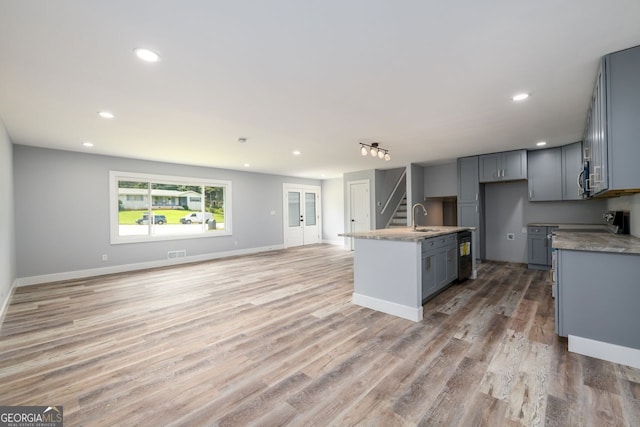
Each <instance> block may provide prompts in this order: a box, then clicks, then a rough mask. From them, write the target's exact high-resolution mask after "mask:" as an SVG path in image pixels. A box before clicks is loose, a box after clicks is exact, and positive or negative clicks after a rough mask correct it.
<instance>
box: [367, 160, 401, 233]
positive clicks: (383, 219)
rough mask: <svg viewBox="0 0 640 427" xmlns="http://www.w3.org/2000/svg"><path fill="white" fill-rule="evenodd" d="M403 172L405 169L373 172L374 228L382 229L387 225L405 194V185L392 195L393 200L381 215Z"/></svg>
mask: <svg viewBox="0 0 640 427" xmlns="http://www.w3.org/2000/svg"><path fill="white" fill-rule="evenodd" d="M404 170H405V168H396V169H386V170H383V169H376V171H375V177H376V180H375V182H376V188H375V200H376V205H375V206H376V211H375V212H376V219H375V223H376V228H384V227H385V226H386V225H387V223H388V222H389V221H390V220H391V217H392V216H393V214H394V213H395V209H396V207H397V206H398V205H399V204H400V201H401V200H402V195H403V194H404V193H405V192H406V187H407V186H406V184H405V185H404V188H400V187H399V188H398V191H397V193H396V194H393V198H392V199H391V201H390V202H389V206H387V209H386V210H385V211H384V213H382V208H383V207H384V204H385V203H387V199H389V196H392V191H393V189H394V188H395V186H396V183H397V182H398V179H399V178H400V176H402V173H403V172H404Z"/></svg>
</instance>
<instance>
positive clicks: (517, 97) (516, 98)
mask: <svg viewBox="0 0 640 427" xmlns="http://www.w3.org/2000/svg"><path fill="white" fill-rule="evenodd" d="M528 97H529V94H528V93H519V94H517V95H514V96H513V98H511V99H513V100H514V101H524V100H525V99H527V98H528Z"/></svg>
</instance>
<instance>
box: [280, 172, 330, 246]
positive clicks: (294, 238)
mask: <svg viewBox="0 0 640 427" xmlns="http://www.w3.org/2000/svg"><path fill="white" fill-rule="evenodd" d="M283 195H284V197H283V211H284V247H285V248H288V247H291V246H302V245H311V244H314V243H320V241H321V239H320V233H321V232H322V231H321V230H322V228H321V226H320V224H321V221H320V212H321V210H320V187H317V186H311V185H296V184H284V185H283Z"/></svg>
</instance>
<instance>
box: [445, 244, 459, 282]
mask: <svg viewBox="0 0 640 427" xmlns="http://www.w3.org/2000/svg"><path fill="white" fill-rule="evenodd" d="M457 278H458V245H457V244H454V245H450V246H448V247H447V283H451V282H453V281H454V280H456V279H457Z"/></svg>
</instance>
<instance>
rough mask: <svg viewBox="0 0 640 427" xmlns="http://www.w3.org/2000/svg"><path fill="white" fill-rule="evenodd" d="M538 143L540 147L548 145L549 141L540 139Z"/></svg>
mask: <svg viewBox="0 0 640 427" xmlns="http://www.w3.org/2000/svg"><path fill="white" fill-rule="evenodd" d="M536 145H537V146H538V147H542V146H545V145H547V141H540V142H536Z"/></svg>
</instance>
